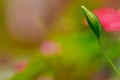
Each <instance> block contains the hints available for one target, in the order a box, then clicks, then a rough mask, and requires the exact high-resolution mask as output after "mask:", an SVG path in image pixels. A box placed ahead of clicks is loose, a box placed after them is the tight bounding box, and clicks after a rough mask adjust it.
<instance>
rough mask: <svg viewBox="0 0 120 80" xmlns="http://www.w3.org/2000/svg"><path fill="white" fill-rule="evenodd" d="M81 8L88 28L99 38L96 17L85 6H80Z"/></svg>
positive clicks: (99, 26) (98, 26)
mask: <svg viewBox="0 0 120 80" xmlns="http://www.w3.org/2000/svg"><path fill="white" fill-rule="evenodd" d="M81 8H82V11H83V13H84V15H85V17H86V20H87V22H88V24H89V26H90V28H91V29H92V31H93V32H94V33H95V35H96V36H97V38H99V37H100V34H101V24H100V21H99V19H98V17H97V16H96V15H95V14H94V13H92V12H91V11H90V10H88V9H87V8H86V7H84V6H81Z"/></svg>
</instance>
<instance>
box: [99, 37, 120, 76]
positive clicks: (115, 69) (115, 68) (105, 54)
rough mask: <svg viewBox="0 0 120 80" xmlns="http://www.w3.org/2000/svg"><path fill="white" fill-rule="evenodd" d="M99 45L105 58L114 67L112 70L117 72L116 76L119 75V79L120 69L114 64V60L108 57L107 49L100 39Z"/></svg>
mask: <svg viewBox="0 0 120 80" xmlns="http://www.w3.org/2000/svg"><path fill="white" fill-rule="evenodd" d="M98 43H99V45H100V47H101V48H102V51H103V53H104V56H105V57H106V59H107V60H108V62H109V63H110V65H111V66H112V68H113V69H114V71H115V72H116V74H117V75H118V77H119V78H120V72H119V70H118V68H117V67H116V66H115V64H114V63H113V62H112V60H111V59H110V57H109V56H108V55H107V53H106V49H105V48H104V47H103V45H102V43H101V41H100V39H98Z"/></svg>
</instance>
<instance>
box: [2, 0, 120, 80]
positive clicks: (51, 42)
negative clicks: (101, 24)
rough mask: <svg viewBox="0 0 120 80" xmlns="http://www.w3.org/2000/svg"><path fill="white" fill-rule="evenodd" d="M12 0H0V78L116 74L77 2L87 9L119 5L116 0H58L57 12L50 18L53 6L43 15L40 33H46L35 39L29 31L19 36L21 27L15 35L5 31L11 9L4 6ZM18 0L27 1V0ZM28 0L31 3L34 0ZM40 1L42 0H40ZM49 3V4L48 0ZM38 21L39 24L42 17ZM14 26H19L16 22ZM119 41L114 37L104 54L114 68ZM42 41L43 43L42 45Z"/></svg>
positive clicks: (50, 79)
mask: <svg viewBox="0 0 120 80" xmlns="http://www.w3.org/2000/svg"><path fill="white" fill-rule="evenodd" d="M12 1H13V2H14V1H15V0H0V80H117V76H116V74H115V73H114V71H113V69H112V68H111V66H110V64H109V63H108V62H107V60H106V59H105V57H104V56H103V55H102V51H101V49H100V47H99V45H98V43H97V39H96V37H95V35H94V34H93V32H92V31H91V30H90V28H89V27H86V26H84V23H83V19H84V15H83V13H82V11H81V8H80V6H81V5H84V6H86V7H87V8H88V9H90V10H94V9H97V8H102V7H112V8H115V9H119V4H120V3H119V2H120V1H119V0H115V1H113V0H97V1H96V0H68V1H67V2H66V3H65V4H64V5H61V4H63V3H61V4H60V5H59V6H60V7H62V8H60V9H59V8H58V9H56V11H57V12H55V13H56V14H57V15H56V16H55V19H54V20H53V21H52V22H51V20H52V18H51V16H53V15H52V14H54V15H55V13H54V10H53V12H52V14H51V15H49V16H48V17H50V19H49V18H48V19H49V20H46V19H47V18H46V19H45V20H44V19H43V21H48V22H47V24H46V23H45V27H47V33H44V31H43V33H41V34H42V35H43V34H47V36H46V37H45V38H44V39H42V38H43V37H39V35H37V37H39V38H40V40H39V41H38V40H34V39H37V38H36V37H34V36H36V35H32V32H31V34H28V36H30V38H29V37H28V39H27V38H26V36H25V37H23V36H24V32H22V31H21V32H20V33H17V31H16V32H12V34H15V36H12V34H11V32H9V31H10V30H11V28H10V27H8V26H9V25H8V24H9V20H7V19H8V18H7V17H8V14H12V12H11V13H9V9H8V11H7V8H9V7H10V6H8V5H9V3H10V2H12ZM17 1H19V0H17ZM22 1H26V3H27V0H22ZM30 1H33V3H34V0H30ZM35 1H36V0H35ZM40 1H41V3H42V0H40ZM53 1H55V0H53ZM61 1H62V0H61ZM63 2H64V0H63ZM23 4H24V2H23ZM49 4H51V5H52V2H51V3H49ZM16 5H17V4H16ZM16 5H14V8H16V7H15V6H16ZM6 6H7V7H6ZM21 6H22V4H21ZM31 6H32V5H31ZM56 6H57V5H56ZM54 7H55V6H54ZM57 7H58V6H57ZM23 8H24V7H23ZM10 9H12V8H10ZM19 9H20V8H19ZM43 9H44V7H43ZM45 9H46V8H45ZM50 9H51V8H50ZM13 11H14V9H13ZM23 11H24V10H23ZM16 13H17V12H16ZM23 13H24V12H23ZM21 14H22V12H21ZM48 14H49V9H48ZM6 15H7V16H6ZM15 16H16V15H15ZM18 16H19V15H18ZM12 17H14V15H13V16H12ZM40 17H41V16H40ZM9 18H11V17H9ZM10 20H12V18H11V19H10ZM7 21H8V23H7ZM14 22H15V23H16V24H17V22H16V21H14ZM38 22H39V21H38ZM49 22H50V23H52V24H50V23H49ZM39 23H40V24H43V22H42V21H41V22H39ZM27 24H29V23H27ZM10 25H12V24H10ZM32 27H34V26H32ZM12 28H13V27H12ZM17 28H18V30H19V28H20V26H19V27H17ZM9 29H10V30H9ZM29 29H31V28H29V27H27V28H26V29H24V28H23V29H22V30H23V31H25V32H27V31H28V32H30V31H31V30H29ZM40 29H43V28H40ZM17 34H20V36H19V35H17ZM111 34H112V33H111ZM118 34H119V33H118ZM16 36H17V37H16ZM21 36H22V37H21ZM40 36H41V35H40ZM19 37H21V38H23V39H22V41H21V40H18V39H19ZM16 38H17V39H16ZM21 38H20V39H21ZM24 38H25V39H24ZM27 42H28V43H27ZM119 42H120V41H119V40H118V41H116V42H113V43H112V46H111V47H110V50H109V54H108V55H109V56H110V58H111V59H112V60H113V62H114V63H115V64H116V65H117V67H118V68H120V65H119V61H120V59H119V58H120V54H119V48H120V46H119ZM46 43H47V44H46ZM44 44H46V45H47V47H44ZM42 47H43V48H42ZM51 47H52V48H51ZM44 48H45V49H44ZM26 65H27V66H26ZM21 68H22V70H21ZM23 68H24V69H23ZM118 80H119V79H118Z"/></svg>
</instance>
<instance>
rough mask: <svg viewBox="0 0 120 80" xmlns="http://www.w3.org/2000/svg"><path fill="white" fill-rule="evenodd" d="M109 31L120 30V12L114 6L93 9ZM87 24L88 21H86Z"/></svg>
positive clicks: (104, 27)
mask: <svg viewBox="0 0 120 80" xmlns="http://www.w3.org/2000/svg"><path fill="white" fill-rule="evenodd" d="M93 12H94V13H95V14H96V15H97V16H98V18H99V20H100V22H101V24H102V27H103V29H104V30H105V31H107V32H114V31H116V32H118V31H120V13H119V12H118V11H117V10H115V9H113V8H99V9H96V10H94V11H93ZM85 25H87V24H86V22H85Z"/></svg>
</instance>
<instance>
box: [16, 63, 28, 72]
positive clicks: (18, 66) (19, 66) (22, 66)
mask: <svg viewBox="0 0 120 80" xmlns="http://www.w3.org/2000/svg"><path fill="white" fill-rule="evenodd" d="M27 65H28V61H20V62H17V63H16V64H15V70H16V71H17V72H22V71H24V70H25V68H26V66H27Z"/></svg>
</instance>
